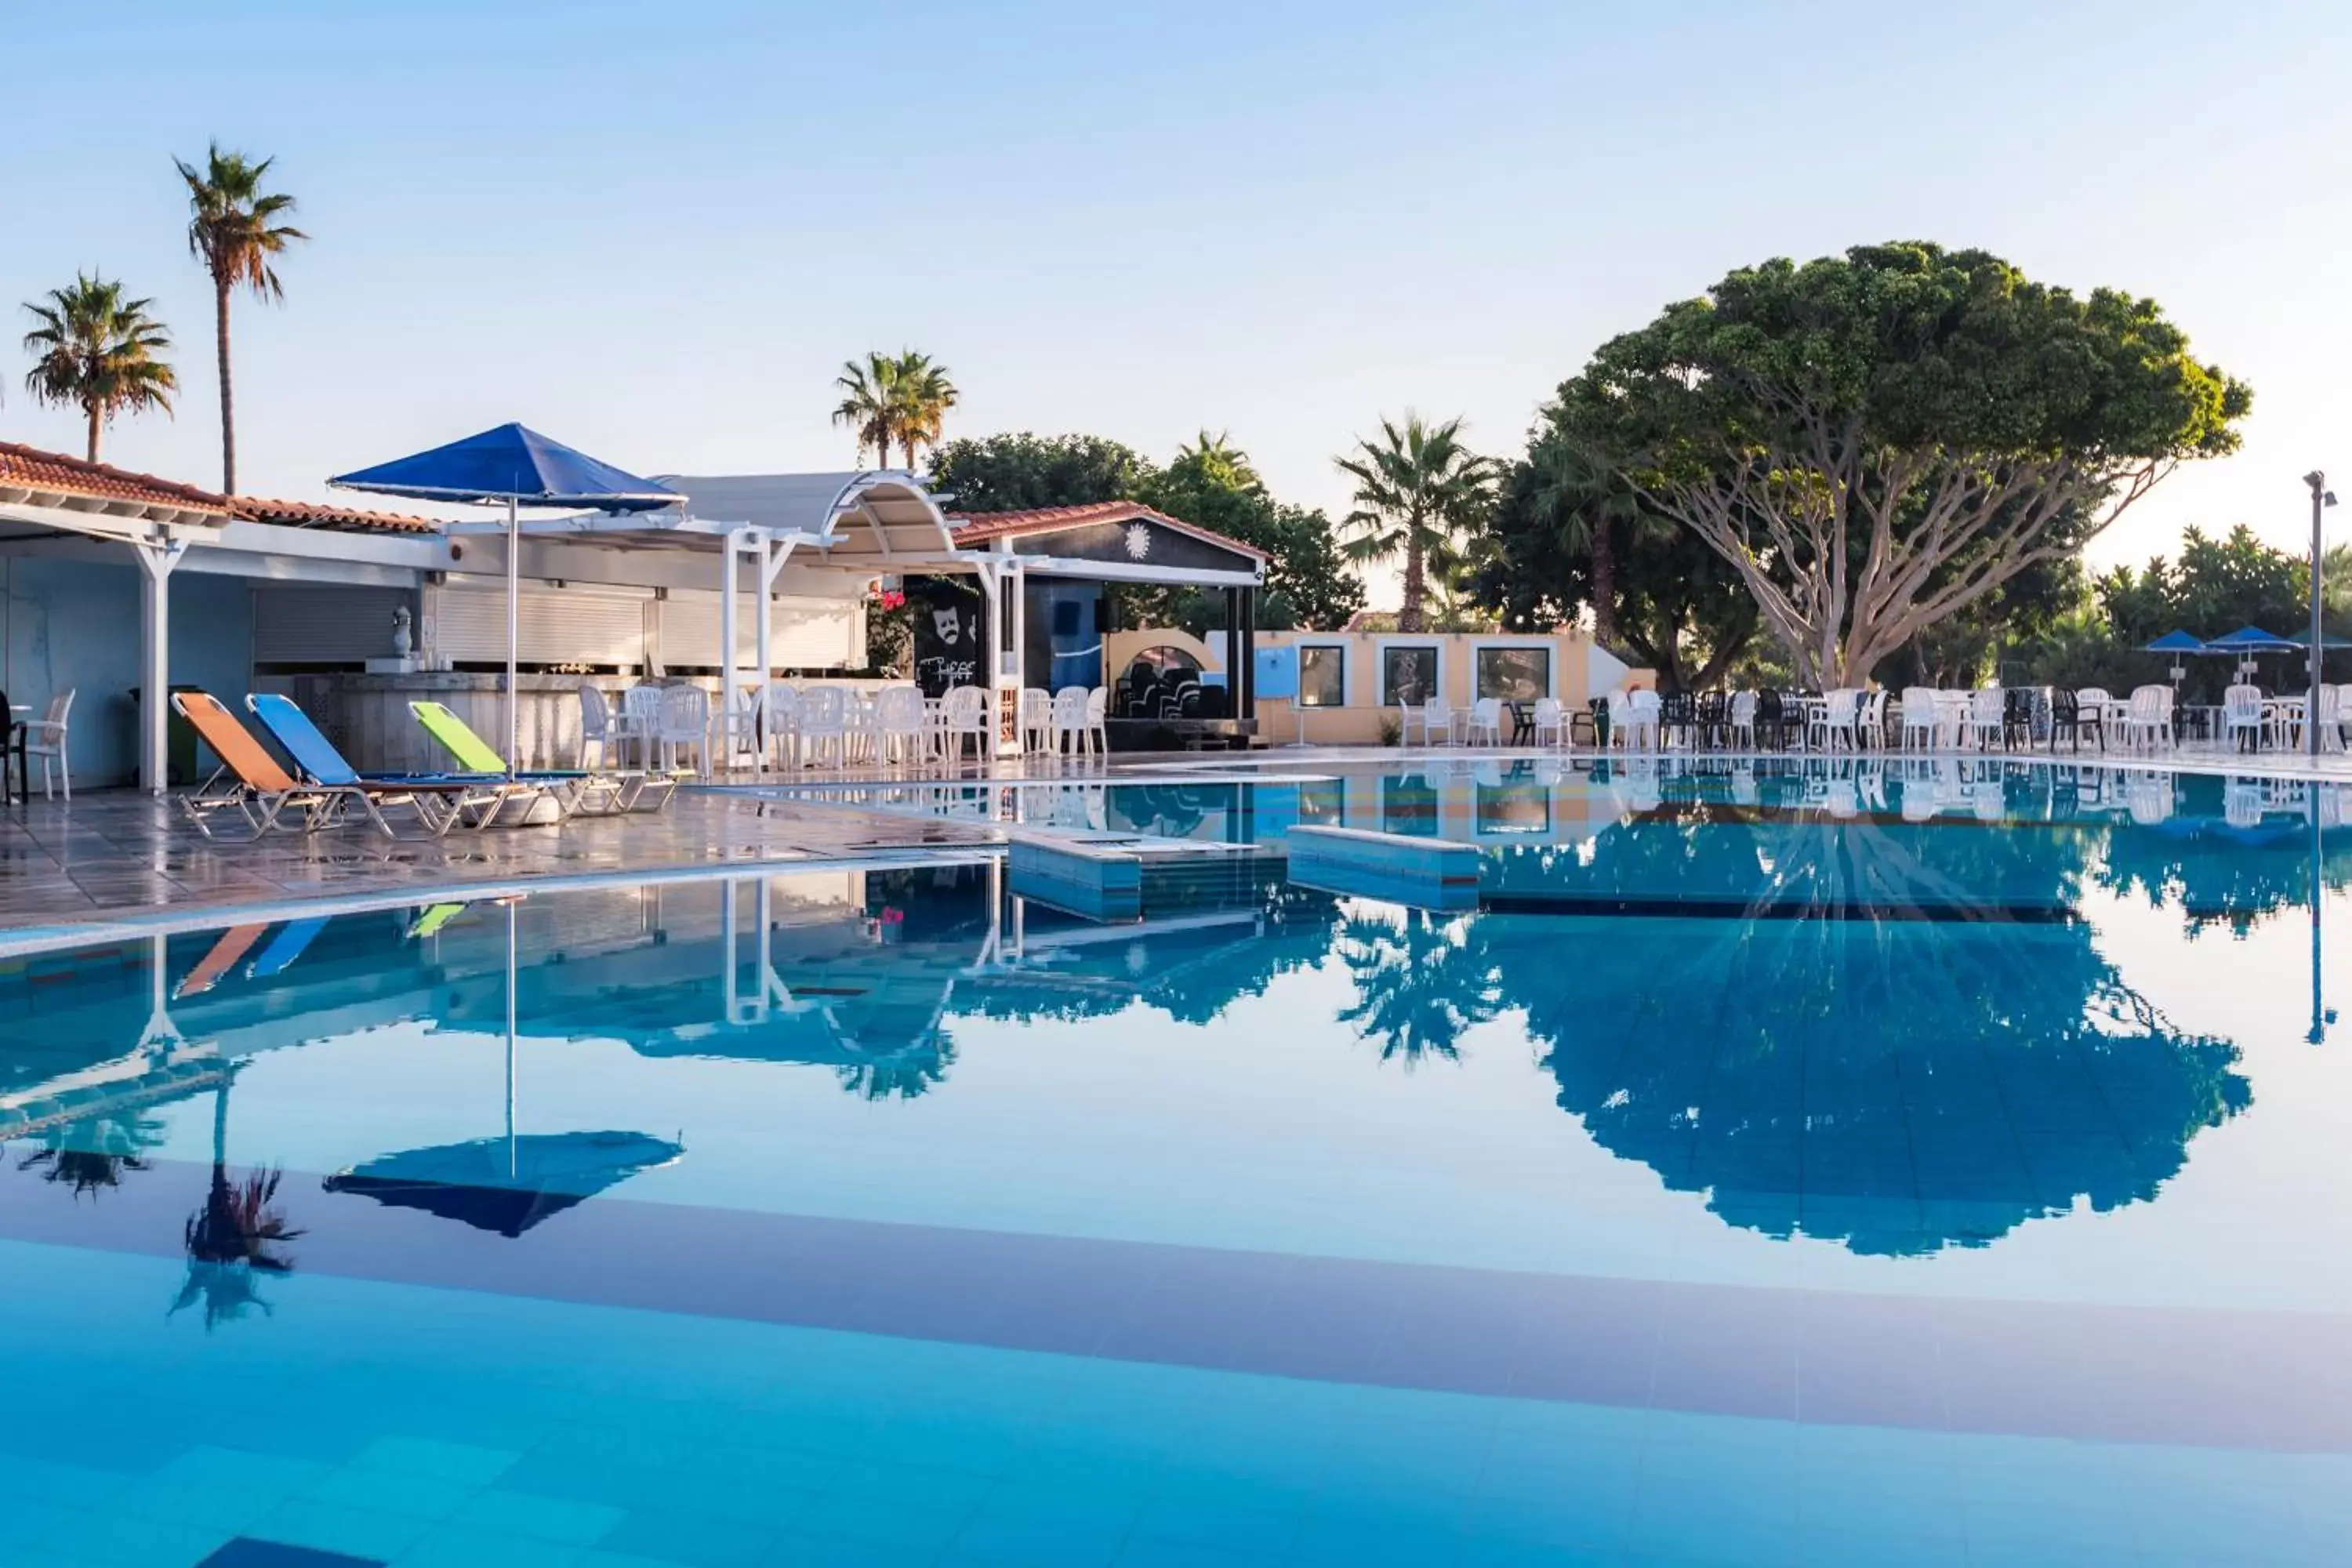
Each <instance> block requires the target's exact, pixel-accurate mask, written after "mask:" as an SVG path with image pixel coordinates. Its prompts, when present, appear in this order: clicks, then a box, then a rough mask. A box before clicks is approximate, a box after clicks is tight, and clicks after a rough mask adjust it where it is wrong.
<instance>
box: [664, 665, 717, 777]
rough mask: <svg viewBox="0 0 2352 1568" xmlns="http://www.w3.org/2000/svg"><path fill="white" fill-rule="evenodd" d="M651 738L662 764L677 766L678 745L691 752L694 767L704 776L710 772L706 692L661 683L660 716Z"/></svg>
mask: <svg viewBox="0 0 2352 1568" xmlns="http://www.w3.org/2000/svg"><path fill="white" fill-rule="evenodd" d="M658 723H659V728H658V729H656V731H655V735H654V738H655V740H656V742H658V743H659V745H660V747H661V752H662V761H663V765H665V766H667V767H673V768H674V767H677V766H678V765H679V763H678V754H679V752H680V750H681V749H682V748H690V749H691V750H692V751H693V752H694V770H695V772H696V773H698V774H700V775H701V776H702V777H704V778H709V776H710V761H711V759H710V693H709V692H708V691H705V690H704V689H702V688H700V687H699V686H665V687H663V688H662V689H661V717H660V719H659V721H658Z"/></svg>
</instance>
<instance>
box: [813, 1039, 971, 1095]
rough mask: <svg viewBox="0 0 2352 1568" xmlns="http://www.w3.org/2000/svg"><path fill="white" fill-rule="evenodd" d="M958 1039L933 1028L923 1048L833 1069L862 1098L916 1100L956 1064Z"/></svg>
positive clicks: (843, 1082) (845, 1086)
mask: <svg viewBox="0 0 2352 1568" xmlns="http://www.w3.org/2000/svg"><path fill="white" fill-rule="evenodd" d="M955 1058H956V1051H955V1042H954V1041H953V1040H950V1039H949V1038H948V1036H947V1031H946V1029H944V1028H934V1029H933V1030H932V1031H931V1035H930V1038H929V1041H927V1042H926V1043H925V1046H924V1047H923V1048H922V1049H920V1050H908V1051H905V1052H902V1053H901V1054H899V1055H898V1056H891V1057H877V1058H874V1059H873V1060H871V1061H863V1062H845V1063H843V1064H841V1065H840V1066H838V1067H836V1068H834V1069H833V1071H834V1076H835V1078H837V1079H840V1080H841V1087H842V1088H844V1089H847V1090H848V1091H849V1092H850V1093H852V1094H854V1095H856V1096H857V1097H858V1098H859V1099H861V1100H913V1099H915V1098H916V1097H917V1096H919V1095H921V1094H924V1093H927V1092H929V1089H930V1088H931V1086H932V1085H934V1084H937V1083H940V1082H941V1081H943V1080H944V1079H946V1078H947V1076H948V1068H950V1067H953V1066H954V1065H955Z"/></svg>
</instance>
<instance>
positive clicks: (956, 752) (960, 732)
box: [940, 686, 988, 763]
mask: <svg viewBox="0 0 2352 1568" xmlns="http://www.w3.org/2000/svg"><path fill="white" fill-rule="evenodd" d="M940 731H941V738H942V739H943V740H944V741H945V742H947V754H948V758H949V760H950V761H951V762H957V763H961V762H962V761H963V742H964V737H965V736H967V735H969V736H970V737H971V752H972V756H973V757H974V758H975V759H976V760H978V761H980V762H983V763H984V762H986V761H988V691H987V689H985V688H984V687H979V686H955V687H950V688H949V689H948V694H947V696H945V697H944V698H942V699H940Z"/></svg>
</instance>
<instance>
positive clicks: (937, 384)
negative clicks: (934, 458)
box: [886, 349, 961, 469]
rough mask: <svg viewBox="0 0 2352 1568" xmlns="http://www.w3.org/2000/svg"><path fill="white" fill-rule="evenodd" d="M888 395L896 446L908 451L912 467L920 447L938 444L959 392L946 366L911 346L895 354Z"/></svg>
mask: <svg viewBox="0 0 2352 1568" xmlns="http://www.w3.org/2000/svg"><path fill="white" fill-rule="evenodd" d="M891 394H892V395H891V403H892V405H893V409H892V412H893V419H892V421H891V422H892V424H893V425H894V426H896V427H897V430H898V446H899V448H900V450H902V451H904V452H905V453H906V454H907V467H908V468H909V469H911V468H914V466H915V452H916V448H917V447H919V446H922V447H937V446H938V445H939V444H940V436H941V435H942V434H944V433H945V430H946V426H947V413H948V410H949V409H950V408H953V407H954V406H955V405H956V403H957V401H958V399H959V398H960V397H961V394H960V393H958V392H957V391H956V385H955V383H954V382H952V381H950V380H949V379H948V367H947V366H945V365H943V364H933V363H931V356H930V355H929V354H927V353H917V352H916V351H915V350H913V349H907V350H904V351H902V352H901V353H899V355H898V363H897V366H896V370H895V373H894V374H893V377H892V381H891ZM886 456H887V455H886Z"/></svg>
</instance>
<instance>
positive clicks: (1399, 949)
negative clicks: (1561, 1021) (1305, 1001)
mask: <svg viewBox="0 0 2352 1568" xmlns="http://www.w3.org/2000/svg"><path fill="white" fill-rule="evenodd" d="M1332 952H1335V953H1336V954H1337V955H1338V957H1339V962H1340V963H1342V964H1343V965H1345V966H1346V968H1347V971H1348V974H1349V979H1351V980H1353V981H1354V982H1355V986H1356V1000H1355V1003H1354V1005H1351V1006H1349V1007H1347V1008H1344V1009H1342V1010H1341V1012H1340V1014H1339V1020H1340V1022H1342V1023H1344V1024H1349V1025H1351V1026H1353V1027H1354V1028H1355V1031H1356V1033H1357V1035H1358V1036H1359V1037H1360V1038H1363V1039H1366V1040H1370V1041H1371V1042H1373V1043H1374V1044H1375V1045H1377V1046H1379V1047H1380V1051H1381V1060H1382V1061H1391V1060H1402V1061H1403V1062H1404V1063H1405V1065H1406V1066H1408V1067H1410V1066H1412V1065H1413V1064H1414V1063H1416V1062H1419V1061H1421V1060H1423V1059H1424V1058H1430V1057H1442V1058H1444V1059H1446V1060H1448V1061H1453V1060H1455V1059H1457V1058H1459V1057H1460V1055H1461V1041H1462V1037H1463V1035H1464V1034H1465V1033H1466V1032H1467V1031H1468V1030H1469V1029H1470V1028H1471V1027H1472V1026H1474V1025H1477V1024H1483V1023H1485V1022H1486V1021H1487V1020H1488V1019H1490V1018H1492V1017H1494V1016H1496V1014H1497V1013H1499V1012H1500V1011H1501V1010H1502V1006H1503V1000H1504V988H1503V971H1502V967H1501V965H1499V964H1498V963H1496V960H1495V956H1494V954H1493V953H1492V952H1490V951H1489V950H1488V946H1487V943H1486V940H1485V931H1484V929H1483V925H1482V922H1480V921H1475V920H1473V919H1467V918H1463V917H1451V918H1445V917H1439V916H1435V915H1433V914H1430V913H1429V912H1428V911H1426V910H1404V909H1387V908H1378V909H1376V910H1366V911H1361V912H1357V913H1352V914H1349V916H1347V917H1346V918H1345V919H1343V920H1342V921H1340V922H1339V930H1338V931H1337V933H1336V940H1335V941H1334V942H1333V943H1332Z"/></svg>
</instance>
